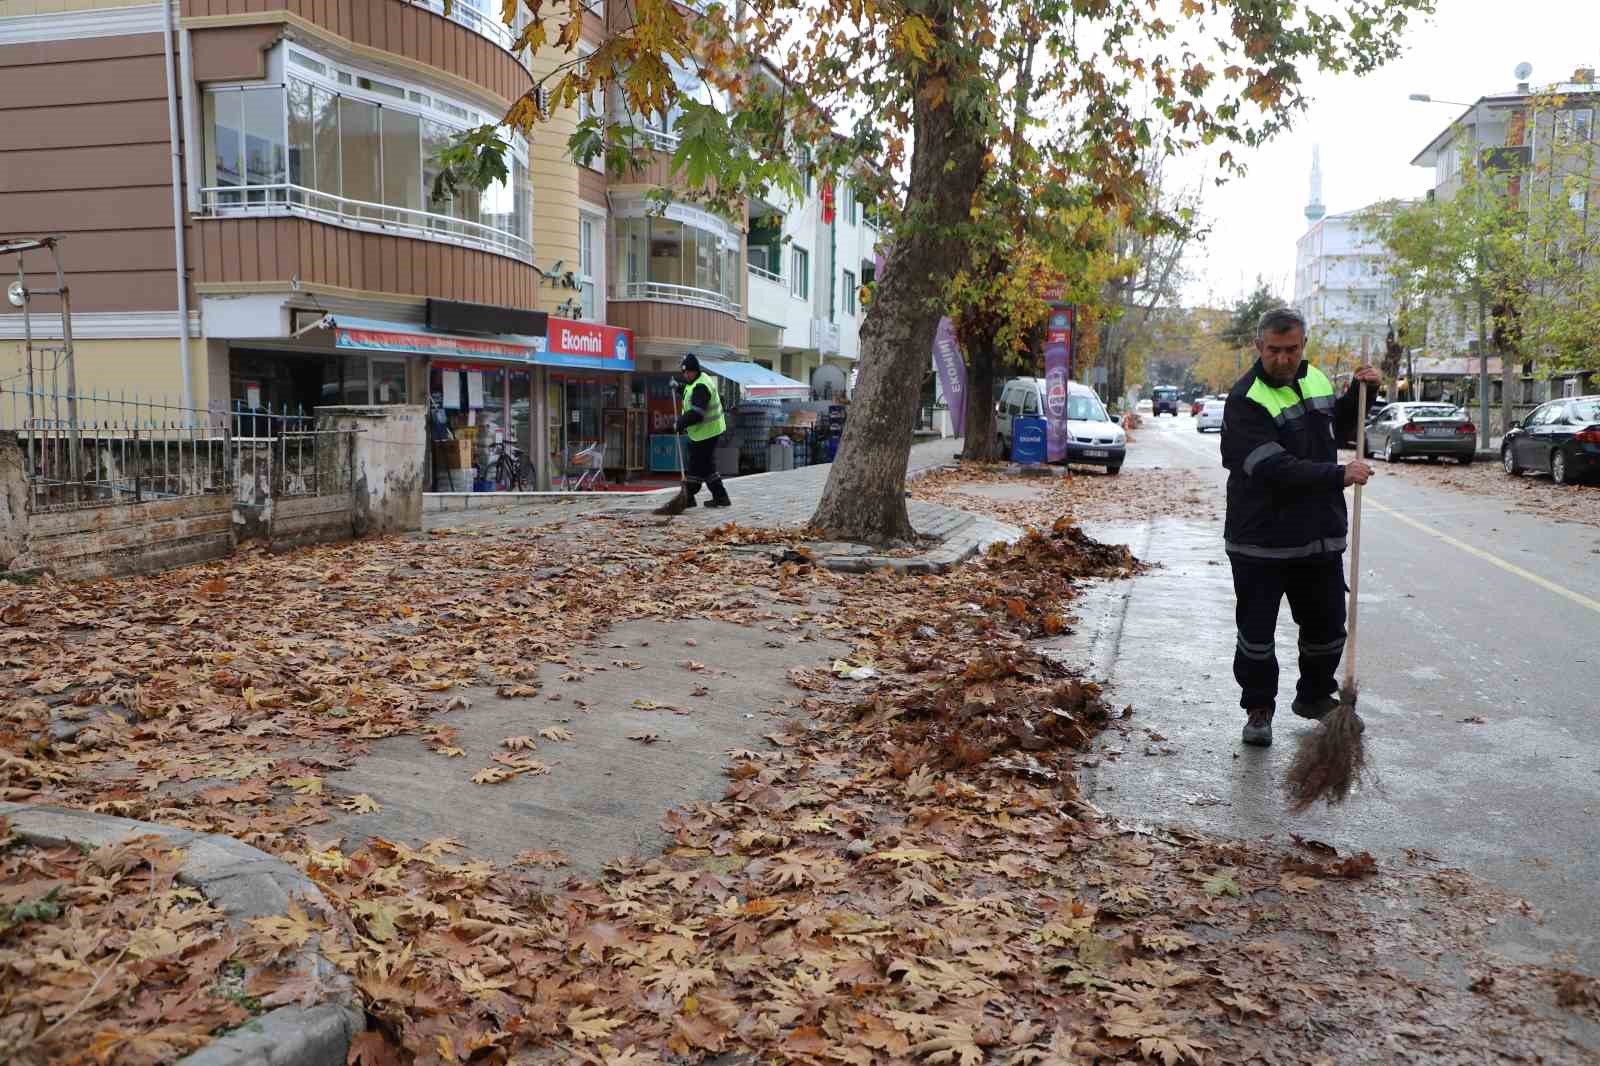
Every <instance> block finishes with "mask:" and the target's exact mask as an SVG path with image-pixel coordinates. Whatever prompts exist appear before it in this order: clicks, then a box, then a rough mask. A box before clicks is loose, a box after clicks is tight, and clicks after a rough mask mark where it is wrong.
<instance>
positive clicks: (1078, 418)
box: [995, 378, 1128, 474]
mask: <svg viewBox="0 0 1600 1066" xmlns="http://www.w3.org/2000/svg"><path fill="white" fill-rule="evenodd" d="M1045 402H1046V397H1045V383H1044V378H1012V379H1011V380H1010V381H1008V382H1006V384H1005V388H1003V389H1001V390H1000V402H999V403H998V404H996V405H995V406H996V408H997V409H998V410H997V414H998V416H999V417H998V422H999V425H998V430H999V434H1000V450H1001V453H1002V454H1003V455H1006V456H1009V455H1010V454H1011V442H1012V421H1013V420H1014V419H1017V418H1042V417H1044V410H1045ZM1127 453H1128V439H1127V434H1125V433H1123V432H1122V427H1121V426H1119V425H1117V423H1115V422H1113V421H1112V420H1111V416H1110V415H1108V414H1107V413H1106V408H1105V404H1103V403H1101V402H1100V397H1099V395H1097V394H1096V393H1095V391H1094V390H1093V389H1091V388H1090V387H1089V386H1087V385H1084V384H1082V383H1080V382H1077V381H1074V382H1071V383H1070V384H1069V387H1068V389H1067V461H1068V462H1069V463H1080V464H1084V465H1089V466H1103V467H1105V468H1106V473H1108V474H1115V473H1117V472H1118V471H1120V470H1121V469H1122V461H1123V459H1124V458H1126V457H1127Z"/></svg>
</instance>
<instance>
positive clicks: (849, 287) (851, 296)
mask: <svg viewBox="0 0 1600 1066" xmlns="http://www.w3.org/2000/svg"><path fill="white" fill-rule="evenodd" d="M840 288H842V289H843V290H844V292H843V294H842V295H843V297H844V300H843V303H844V313H845V314H847V315H854V314H855V313H856V276H855V275H854V274H852V273H850V271H848V270H846V271H845V272H844V284H843V285H841V286H840Z"/></svg>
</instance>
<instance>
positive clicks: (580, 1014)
mask: <svg viewBox="0 0 1600 1066" xmlns="http://www.w3.org/2000/svg"><path fill="white" fill-rule="evenodd" d="M622 1024H623V1023H622V1022H619V1021H612V1020H611V1019H610V1018H607V1017H606V1009H605V1008H604V1007H573V1008H572V1009H571V1010H569V1011H567V1031H568V1032H570V1033H571V1034H572V1035H573V1036H575V1037H577V1038H578V1039H579V1040H604V1039H605V1038H606V1037H608V1036H610V1035H611V1034H612V1032H613V1031H614V1030H617V1029H621V1028H622Z"/></svg>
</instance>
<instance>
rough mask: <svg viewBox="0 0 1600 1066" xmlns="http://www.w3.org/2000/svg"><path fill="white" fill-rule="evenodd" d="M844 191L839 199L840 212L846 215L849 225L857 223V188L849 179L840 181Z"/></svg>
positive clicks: (845, 219) (845, 218)
mask: <svg viewBox="0 0 1600 1066" xmlns="http://www.w3.org/2000/svg"><path fill="white" fill-rule="evenodd" d="M840 184H841V185H842V186H843V188H844V191H843V193H842V194H841V197H840V200H839V213H840V214H841V215H842V216H844V221H845V223H846V224H847V225H851V226H854V225H855V224H856V190H855V187H854V186H852V185H851V184H850V182H848V181H844V182H841V183H840Z"/></svg>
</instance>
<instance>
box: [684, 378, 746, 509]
mask: <svg viewBox="0 0 1600 1066" xmlns="http://www.w3.org/2000/svg"><path fill="white" fill-rule="evenodd" d="M680 376H681V377H682V378H683V385H684V388H683V413H682V414H680V415H678V424H677V429H678V432H680V433H687V434H688V437H689V469H688V470H687V471H686V472H685V474H684V479H683V492H684V496H685V497H686V498H687V506H689V507H693V506H695V499H694V498H695V495H696V494H697V493H698V492H699V491H700V486H701V485H702V484H703V485H705V486H706V487H707V488H708V489H710V490H711V499H710V500H709V501H708V502H707V503H706V506H707V507H727V506H729V505H730V504H731V503H732V502H733V501H732V500H730V499H728V490H727V489H726V488H724V487H723V485H722V475H720V474H718V473H717V442H718V441H720V440H721V439H722V434H723V433H724V432H725V431H726V430H727V428H728V421H727V418H726V417H725V416H724V415H723V413H722V395H721V393H719V392H718V391H717V382H716V380H715V379H714V378H712V376H711V375H710V374H707V373H706V372H705V371H704V370H701V369H700V360H699V359H698V358H697V357H696V356H695V354H694V353H693V352H690V353H689V354H688V355H685V356H684V357H683V363H682V366H681V374H680Z"/></svg>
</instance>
